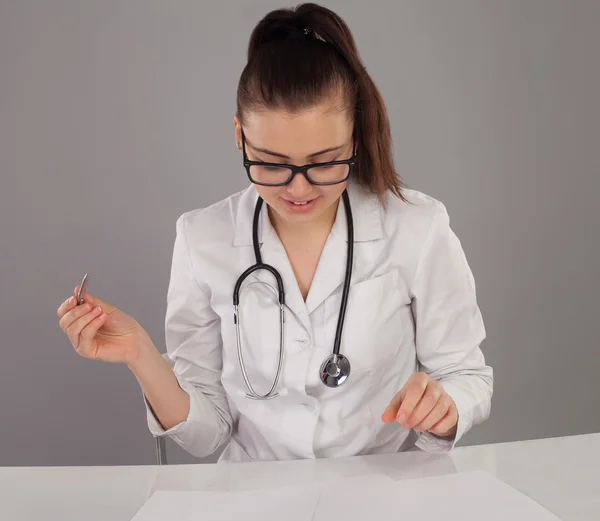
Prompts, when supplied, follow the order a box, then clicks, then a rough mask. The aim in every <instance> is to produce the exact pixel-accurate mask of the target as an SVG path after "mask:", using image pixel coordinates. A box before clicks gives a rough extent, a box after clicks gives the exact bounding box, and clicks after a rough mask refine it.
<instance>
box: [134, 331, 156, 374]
mask: <svg viewBox="0 0 600 521" xmlns="http://www.w3.org/2000/svg"><path fill="white" fill-rule="evenodd" d="M156 355H158V356H159V357H160V353H159V352H158V349H157V348H156V346H155V345H154V343H153V342H152V340H151V339H150V337H149V335H148V334H147V333H146V332H145V331H143V332H142V334H141V335H140V338H139V340H138V349H137V353H136V356H135V358H134V359H133V360H130V361H128V362H127V367H128V368H129V370H130V371H131V372H132V373H133V374H135V375H136V376H137V375H138V374H139V373H141V372H143V370H144V367H148V365H150V364H152V360H153V359H154V358H156Z"/></svg>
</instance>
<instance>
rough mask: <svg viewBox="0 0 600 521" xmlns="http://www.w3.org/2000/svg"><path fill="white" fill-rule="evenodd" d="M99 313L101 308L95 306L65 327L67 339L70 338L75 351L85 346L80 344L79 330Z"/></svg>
mask: <svg viewBox="0 0 600 521" xmlns="http://www.w3.org/2000/svg"><path fill="white" fill-rule="evenodd" d="M101 313H102V309H101V308H98V307H96V308H94V309H92V310H91V311H89V312H87V313H85V314H84V315H82V316H81V317H79V318H78V319H77V320H75V321H74V322H73V323H72V324H71V325H70V326H69V327H68V328H67V331H66V333H67V336H68V337H69V340H71V343H72V344H73V347H75V350H76V351H78V350H79V349H81V348H82V347H83V349H85V347H86V346H82V345H81V344H82V339H81V338H80V335H81V331H82V330H83V328H85V327H86V326H87V325H88V324H89V323H90V322H91V321H92V320H94V319H95V318H96V317H98V316H99V315H100V314H101Z"/></svg>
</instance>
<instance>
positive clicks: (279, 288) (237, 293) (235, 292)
mask: <svg viewBox="0 0 600 521" xmlns="http://www.w3.org/2000/svg"><path fill="white" fill-rule="evenodd" d="M258 270H267V271H268V272H269V273H271V274H272V275H273V276H274V277H275V281H276V282H277V298H278V300H279V305H280V306H284V305H285V291H284V288H283V279H282V278H281V275H280V274H279V272H278V271H277V270H276V269H275V268H274V267H273V266H270V265H269V264H262V263H261V264H254V265H252V266H250V267H249V268H248V269H247V270H246V271H244V273H242V274H241V275H240V278H239V279H238V280H237V282H236V283H235V287H234V289H233V305H234V306H238V305H239V303H240V289H241V287H242V283H243V282H244V280H245V279H246V277H248V275H250V274H251V273H254V272H255V271H258Z"/></svg>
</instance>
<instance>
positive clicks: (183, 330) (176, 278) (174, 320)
mask: <svg viewBox="0 0 600 521" xmlns="http://www.w3.org/2000/svg"><path fill="white" fill-rule="evenodd" d="M165 333H166V346H167V355H168V359H169V361H170V362H171V366H172V367H173V372H174V373H175V376H176V377H177V380H178V382H179V385H180V387H181V388H182V389H183V390H184V391H185V392H186V393H187V394H188V395H189V396H190V411H189V415H188V417H187V418H186V419H185V420H184V421H183V422H181V423H179V424H178V425H175V426H174V427H172V428H170V429H169V430H167V431H165V430H164V429H163V428H162V426H161V425H160V423H159V422H158V421H157V419H156V417H155V416H154V414H153V412H152V409H151V408H150V407H149V404H148V402H147V401H146V408H147V420H148V426H149V429H150V432H151V433H152V434H153V435H154V436H169V437H170V438H172V439H173V440H174V441H175V442H176V443H177V444H178V445H180V446H181V447H182V448H183V449H185V450H186V451H188V452H189V453H191V454H193V455H194V456H197V457H204V456H208V455H210V454H212V453H213V452H215V451H216V450H217V449H218V448H219V447H220V446H221V445H222V444H224V443H225V442H226V441H228V440H229V438H230V436H231V430H232V419H231V414H230V411H229V406H228V402H227V397H226V394H225V390H224V388H223V385H222V384H221V369H222V364H223V358H222V338H221V327H220V318H219V316H218V315H217V314H216V313H215V311H214V310H213V309H212V308H211V305H210V300H209V297H208V296H207V294H206V292H205V291H204V290H203V289H202V288H201V286H200V285H199V284H198V282H197V280H196V278H195V275H194V269H193V266H192V258H191V256H190V252H189V250H188V246H187V241H186V214H183V215H182V216H181V217H179V219H178V220H177V224H176V238H175V244H174V248H173V259H172V265H171V277H170V282H169V288H168V292H167V312H166V320H165Z"/></svg>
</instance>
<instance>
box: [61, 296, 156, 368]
mask: <svg viewBox="0 0 600 521" xmlns="http://www.w3.org/2000/svg"><path fill="white" fill-rule="evenodd" d="M78 290H79V287H77V288H75V292H74V295H73V296H72V297H70V298H68V299H67V300H65V301H64V302H63V303H62V304H61V305H60V307H59V308H58V310H57V313H58V316H59V318H60V321H59V325H60V328H61V329H62V330H63V331H64V332H65V334H66V335H67V336H68V337H69V340H70V341H71V344H72V345H73V347H74V348H75V351H76V352H77V353H78V354H80V355H81V356H83V357H85V358H90V359H92V360H102V361H103V362H122V363H125V364H132V363H133V362H135V361H136V360H137V359H138V358H139V356H140V353H141V351H142V349H143V348H144V346H146V345H150V344H151V341H150V339H149V336H148V334H147V333H146V331H145V330H144V329H143V328H142V327H141V326H140V324H139V323H138V322H137V321H136V320H135V319H133V318H132V317H130V316H129V315H127V314H125V313H123V312H122V311H120V310H119V309H117V308H116V307H114V306H112V305H110V304H108V303H106V302H102V301H101V300H100V299H98V298H96V297H94V296H93V295H91V294H89V293H86V294H85V296H84V303H83V304H82V305H81V306H78V305H77V299H76V296H75V295H77V293H78Z"/></svg>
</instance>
